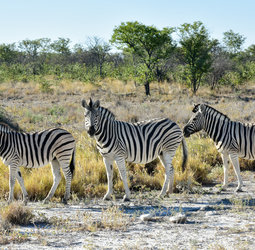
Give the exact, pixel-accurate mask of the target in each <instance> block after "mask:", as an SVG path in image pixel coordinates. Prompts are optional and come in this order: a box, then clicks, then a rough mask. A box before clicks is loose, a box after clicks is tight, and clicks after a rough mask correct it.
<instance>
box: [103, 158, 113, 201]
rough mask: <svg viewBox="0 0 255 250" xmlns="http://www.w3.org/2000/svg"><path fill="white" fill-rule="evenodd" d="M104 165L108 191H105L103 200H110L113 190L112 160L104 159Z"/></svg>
mask: <svg viewBox="0 0 255 250" xmlns="http://www.w3.org/2000/svg"><path fill="white" fill-rule="evenodd" d="M104 165H105V168H106V174H107V181H108V190H107V193H106V194H105V196H104V198H103V200H110V199H111V195H112V192H113V188H112V178H113V160H111V159H108V158H104Z"/></svg>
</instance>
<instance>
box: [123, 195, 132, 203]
mask: <svg viewBox="0 0 255 250" xmlns="http://www.w3.org/2000/svg"><path fill="white" fill-rule="evenodd" d="M122 201H123V202H126V201H130V198H128V197H126V195H125V196H124V197H123V199H122Z"/></svg>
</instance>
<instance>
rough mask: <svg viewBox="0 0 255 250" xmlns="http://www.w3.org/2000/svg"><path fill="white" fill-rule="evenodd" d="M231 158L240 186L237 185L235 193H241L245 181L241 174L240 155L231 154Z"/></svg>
mask: <svg viewBox="0 0 255 250" xmlns="http://www.w3.org/2000/svg"><path fill="white" fill-rule="evenodd" d="M229 157H230V160H231V162H232V164H233V167H234V170H235V174H236V177H237V181H238V185H237V188H236V190H235V191H236V192H240V191H242V186H243V181H242V177H241V174H240V166H239V159H238V155H232V154H230V155H229Z"/></svg>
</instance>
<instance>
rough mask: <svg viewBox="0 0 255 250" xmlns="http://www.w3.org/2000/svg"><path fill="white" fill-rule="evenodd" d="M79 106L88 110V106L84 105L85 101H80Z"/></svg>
mask: <svg viewBox="0 0 255 250" xmlns="http://www.w3.org/2000/svg"><path fill="white" fill-rule="evenodd" d="M81 105H82V107H83V108H85V109H89V106H88V104H87V103H86V101H85V100H84V99H83V100H82V101H81Z"/></svg>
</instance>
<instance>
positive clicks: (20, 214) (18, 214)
mask: <svg viewBox="0 0 255 250" xmlns="http://www.w3.org/2000/svg"><path fill="white" fill-rule="evenodd" d="M1 217H2V221H3V223H11V224H14V225H27V224H29V223H30V222H31V221H32V219H33V218H34V215H33V213H32V212H31V210H30V209H29V208H27V207H25V206H23V205H21V204H20V203H18V202H13V203H11V204H10V205H8V206H7V207H5V208H3V209H2V211H1Z"/></svg>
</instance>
